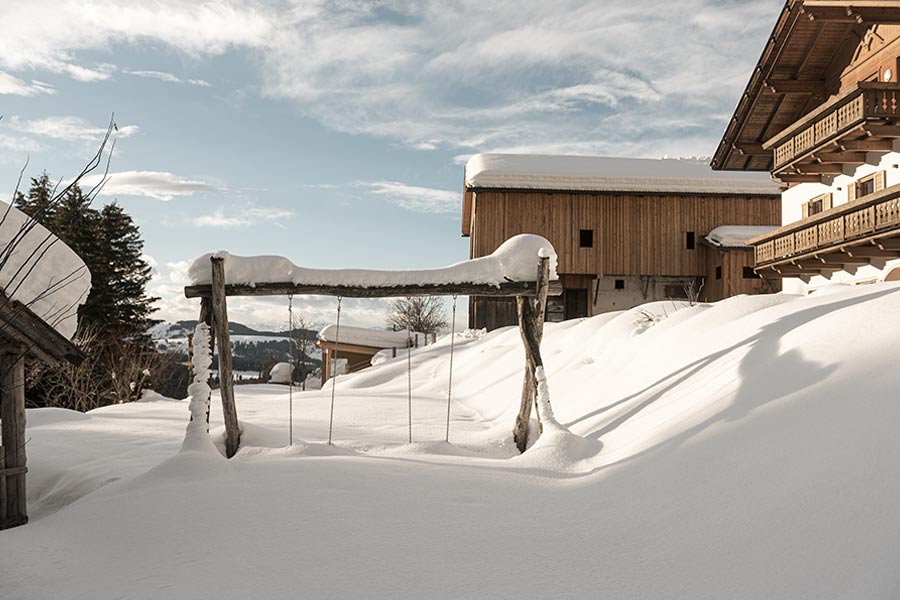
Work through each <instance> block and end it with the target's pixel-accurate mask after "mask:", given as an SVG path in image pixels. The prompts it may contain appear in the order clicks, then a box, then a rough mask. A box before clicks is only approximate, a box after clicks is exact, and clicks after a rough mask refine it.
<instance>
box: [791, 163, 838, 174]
mask: <svg viewBox="0 0 900 600" xmlns="http://www.w3.org/2000/svg"><path fill="white" fill-rule="evenodd" d="M794 168H795V169H797V171H799V174H800V175H843V174H844V170H843V169H842V168H841V166H840V165H830V164H817V165H797V166H795V167H794Z"/></svg>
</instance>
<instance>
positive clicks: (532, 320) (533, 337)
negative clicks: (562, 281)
mask: <svg viewBox="0 0 900 600" xmlns="http://www.w3.org/2000/svg"><path fill="white" fill-rule="evenodd" d="M537 267H538V276H537V282H536V287H537V290H536V294H535V298H534V300H532V299H531V298H529V297H526V296H519V297H518V298H517V299H516V308H517V311H518V317H519V334H520V335H521V336H522V343H523V344H524V345H525V380H524V382H523V383H522V398H521V402H520V404H519V414H518V415H517V416H516V424H515V426H514V427H513V440H514V441H515V443H516V447H517V448H518V449H519V452H525V449H526V448H527V446H528V426H529V423H530V422H531V407H532V405H536V403H537V380H536V378H535V370H536V369H537V367H542V366H544V362H543V359H542V358H541V339H542V338H543V335H544V314H545V311H546V307H547V288H548V285H547V284H548V283H549V279H550V259H549V257H546V256H541V257H538V264H537ZM538 421H539V422H540V414H538Z"/></svg>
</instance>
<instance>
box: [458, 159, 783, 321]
mask: <svg viewBox="0 0 900 600" xmlns="http://www.w3.org/2000/svg"><path fill="white" fill-rule="evenodd" d="M780 215H781V206H780V198H779V188H778V186H777V185H775V184H774V183H772V181H771V180H770V178H769V177H768V176H767V175H764V174H763V175H761V174H755V173H738V174H723V173H717V172H715V171H713V170H711V169H710V168H709V166H708V165H707V164H705V163H704V162H702V161H699V160H693V159H631V158H605V157H589V156H542V155H509V154H479V155H477V156H474V157H472V158H471V159H470V160H469V161H468V163H467V164H466V171H465V192H464V196H463V215H462V233H463V236H468V237H469V256H470V258H477V257H480V256H485V255H487V254H490V253H491V252H493V251H494V249H495V248H497V246H499V245H500V244H501V243H502V242H503V241H504V240H506V239H507V238H509V237H511V236H513V235H516V234H519V233H535V234H538V235H542V236H544V237H546V238H547V239H549V240H550V242H551V243H552V244H553V246H554V248H555V249H556V251H557V253H558V254H559V265H558V267H557V271H558V273H559V276H560V281H561V283H562V286H563V290H564V291H563V294H562V295H561V296H559V297H558V298H551V299H550V300H549V301H548V305H547V320H551V321H560V320H564V319H571V318H577V317H587V316H591V315H594V314H599V313H603V312H608V311H612V310H623V309H628V308H632V307H634V306H637V305H639V304H643V303H645V302H650V301H654V300H664V299H683V298H687V297H688V296H690V295H696V297H697V299H699V300H703V301H715V300H720V299H722V298H725V297H729V296H732V295H735V294H751V293H759V292H762V291H770V290H772V289H773V285H772V284H771V283H768V284H767V283H766V282H763V281H761V280H760V279H759V278H758V277H757V276H756V275H755V274H754V273H753V271H752V267H753V256H752V252H750V251H749V250H748V249H747V248H743V249H741V248H738V247H736V246H729V247H722V246H716V245H715V244H710V243H704V240H705V239H706V238H707V236H708V234H710V233H711V232H712V231H713V230H715V229H716V228H719V227H722V226H730V227H740V226H756V227H759V226H763V227H767V228H772V227H774V226H777V225H778V224H779V222H780ZM732 231H735V230H734V229H733V230H732ZM737 231H740V230H737ZM754 231H755V232H756V233H758V232H759V231H760V230H758V229H757V230H754ZM726 257H727V258H726ZM745 267H746V268H745ZM717 274H718V276H719V278H718V279H717V278H716V277H717ZM776 285H777V284H776ZM515 322H516V312H515V304H514V303H513V302H511V301H509V300H508V299H505V298H482V297H471V298H470V299H469V326H470V327H474V328H483V327H486V328H488V329H493V328H496V327H502V326H506V325H512V324H514V323H515Z"/></svg>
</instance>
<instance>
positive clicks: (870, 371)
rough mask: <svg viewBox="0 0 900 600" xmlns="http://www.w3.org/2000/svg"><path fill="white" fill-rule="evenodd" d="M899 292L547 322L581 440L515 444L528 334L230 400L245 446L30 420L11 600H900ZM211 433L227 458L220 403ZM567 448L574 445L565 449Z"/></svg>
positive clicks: (556, 377)
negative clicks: (193, 443) (231, 450)
mask: <svg viewBox="0 0 900 600" xmlns="http://www.w3.org/2000/svg"><path fill="white" fill-rule="evenodd" d="M898 339H900V285H897V284H879V285H872V286H860V287H842V288H839V289H835V290H833V291H832V293H828V294H815V295H813V296H809V297H794V296H787V295H774V296H755V297H738V298H732V299H729V300H726V301H723V302H720V303H718V304H715V305H711V306H710V305H700V306H694V307H684V306H683V305H675V304H673V303H671V302H666V303H656V304H653V305H648V306H645V307H642V308H639V309H634V310H631V311H628V312H625V313H618V314H614V315H604V316H599V317H595V318H592V319H587V320H582V321H569V322H565V323H559V324H554V323H548V324H547V325H546V333H545V338H544V344H543V351H544V358H545V363H546V375H547V382H548V384H549V393H550V399H551V402H552V405H553V407H554V410H555V414H556V417H557V419H558V420H559V422H560V423H561V428H559V429H554V430H552V431H550V428H548V431H547V432H545V434H544V436H543V437H542V438H540V439H539V440H537V441H536V442H535V443H534V445H533V446H532V447H531V448H530V449H529V450H528V451H527V452H526V453H525V454H523V455H518V454H517V453H516V451H515V446H514V445H513V443H512V439H511V429H512V425H513V420H514V416H515V413H516V410H517V405H518V400H519V392H520V386H521V382H522V371H523V363H524V359H523V351H522V344H521V340H520V339H519V334H518V332H517V331H516V330H515V329H505V330H499V331H496V332H492V333H489V334H486V335H484V336H478V335H469V336H464V335H462V334H458V335H457V338H456V355H455V358H454V380H453V405H452V414H453V420H452V423H451V429H450V444H447V443H445V442H444V441H443V440H444V433H445V432H444V419H445V414H446V404H445V403H446V394H447V369H448V358H449V354H448V349H449V338H444V339H442V340H439V341H438V343H437V344H435V345H432V346H428V347H426V348H422V349H419V350H417V351H415V352H414V353H413V354H412V374H411V375H412V386H413V436H414V443H413V444H411V445H409V444H406V437H407V387H406V386H407V368H406V356H405V354H404V355H403V356H402V357H398V358H397V359H393V360H387V361H385V362H382V363H381V364H379V365H378V366H376V367H373V368H371V369H367V370H365V371H362V372H359V373H356V374H353V375H348V376H343V377H341V378H339V380H338V384H337V387H336V389H335V407H334V413H335V426H334V439H335V442H336V444H335V446H333V447H329V446H327V445H325V444H324V443H323V442H324V440H325V439H326V438H327V435H328V414H329V406H330V398H331V387H330V385H326V386H325V389H324V390H322V391H317V392H306V393H299V392H297V391H294V394H293V396H294V404H293V414H294V436H295V440H294V445H293V446H291V447H289V446H288V442H289V440H288V422H287V419H288V411H289V405H288V389H287V388H286V387H285V386H275V385H249V386H240V387H238V388H237V402H238V413H239V417H240V419H241V421H242V424H243V442H242V448H241V449H240V451H239V452H238V454H237V456H236V457H235V458H234V459H232V460H230V461H226V460H225V459H224V458H223V457H222V456H221V455H220V454H219V453H218V452H216V451H205V452H204V451H200V450H192V451H182V452H180V449H181V448H182V441H183V439H184V433H185V427H186V425H187V422H188V414H189V413H188V403H187V402H184V401H169V400H164V399H159V398H157V399H150V400H149V401H145V402H140V403H135V404H131V405H119V406H112V407H107V408H103V409H99V410H95V411H92V412H90V413H88V414H86V415H82V414H78V413H73V412H69V411H63V410H56V409H39V410H31V411H29V414H28V418H29V429H28V436H29V437H30V439H31V441H30V443H29V445H28V453H29V467H30V472H29V486H30V488H29V489H30V510H31V515H32V522H31V523H30V524H29V525H27V526H25V527H21V528H18V529H13V530H9V531H5V532H2V533H0V573H2V575H0V598H3V599H4V600H12V599H19V598H29V599H31V598H84V599H97V598H217V599H227V598H235V599H238V598H240V599H246V598H282V597H291V598H295V597H296V598H347V597H356V598H521V597H523V596H524V597H527V598H540V597H545V598H576V597H578V598H580V597H585V598H587V597H590V598H628V599H632V598H639V599H640V598H690V599H698V598H716V599H719V598H729V599H758V598H766V599H778V598H785V599H788V598H790V599H800V598H816V599H818V598H854V599H857V598H867V599H869V598H896V597H898V595H900V570H898V569H897V567H896V564H897V561H898V559H900V518H898V517H900V509H898V507H897V506H898V504H897V498H898V497H900V475H898V471H897V460H898V457H900V436H898V435H897V432H896V428H897V423H900V402H898V400H897V397H898V390H900V370H898V369H897V367H896V354H897V340H898ZM212 406H213V410H212V424H213V436H214V438H215V440H216V443H217V444H219V445H220V444H221V438H222V428H221V423H222V420H221V413H220V406H219V403H218V398H217V397H214V398H213V404H212ZM569 431H571V433H569Z"/></svg>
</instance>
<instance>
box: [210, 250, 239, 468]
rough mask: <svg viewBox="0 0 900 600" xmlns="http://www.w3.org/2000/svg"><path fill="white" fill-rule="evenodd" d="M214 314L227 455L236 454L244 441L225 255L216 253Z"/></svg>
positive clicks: (213, 286) (213, 292)
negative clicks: (233, 363) (236, 398)
mask: <svg viewBox="0 0 900 600" xmlns="http://www.w3.org/2000/svg"><path fill="white" fill-rule="evenodd" d="M210 262H211V266H212V314H213V324H214V325H215V330H216V340H217V342H218V347H219V394H220V395H221V396H222V416H223V417H224V419H225V455H226V456H227V457H228V458H231V457H232V456H234V454H235V453H236V452H237V449H238V446H239V445H240V443H241V430H240V425H239V423H238V418H237V409H236V408H235V406H234V377H233V374H232V369H231V336H230V335H229V333H228V308H227V303H226V299H225V259H224V258H221V257H216V256H213V257H212V258H210Z"/></svg>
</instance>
